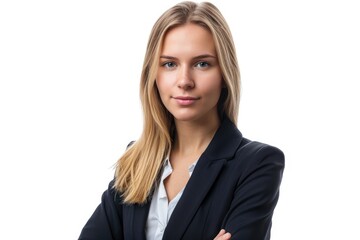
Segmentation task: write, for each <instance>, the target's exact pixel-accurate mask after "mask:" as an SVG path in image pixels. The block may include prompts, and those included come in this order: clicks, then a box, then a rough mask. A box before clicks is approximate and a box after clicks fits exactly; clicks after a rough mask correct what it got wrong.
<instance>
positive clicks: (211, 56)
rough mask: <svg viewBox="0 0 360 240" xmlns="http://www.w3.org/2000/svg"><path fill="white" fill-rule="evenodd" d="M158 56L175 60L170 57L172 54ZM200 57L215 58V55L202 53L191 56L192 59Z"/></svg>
mask: <svg viewBox="0 0 360 240" xmlns="http://www.w3.org/2000/svg"><path fill="white" fill-rule="evenodd" d="M160 58H165V59H171V60H176V59H177V58H176V57H172V56H167V55H161V56H160ZM202 58H215V59H216V57H215V56H213V55H211V54H202V55H199V56H196V57H193V59H195V60H196V59H202Z"/></svg>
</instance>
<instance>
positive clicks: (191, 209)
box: [79, 2, 284, 240]
mask: <svg viewBox="0 0 360 240" xmlns="http://www.w3.org/2000/svg"><path fill="white" fill-rule="evenodd" d="M140 94H141V102H142V106H143V112H144V126H143V132H142V135H141V137H140V138H139V139H138V140H137V141H135V142H133V143H132V144H130V146H129V147H128V149H127V150H126V152H125V153H124V155H123V156H122V157H121V158H120V160H119V161H118V164H117V168H116V173H115V178H114V180H113V181H111V182H110V184H109V188H108V190H107V191H105V193H104V194H103V196H102V202H101V204H100V205H99V206H98V208H97V209H96V210H95V212H94V214H93V215H92V216H91V218H90V219H89V221H88V222H87V224H86V225H85V227H84V228H83V230H82V232H81V235H80V238H79V239H99V240H108V239H109V240H110V239H129V240H134V239H135V240H137V239H148V240H149V239H169V240H170V239H171V240H176V239H191V240H194V239H195V240H197V239H217V240H220V239H244V240H245V239H246V240H248V239H251V240H257V239H259V240H260V239H262V240H263V239H270V228H271V218H272V214H273V211H274V208H275V206H276V203H277V200H278V196H279V186H280V182H281V178H282V171H283V168H284V155H283V153H282V152H281V151H280V150H279V149H277V148H275V147H272V146H269V145H266V144H263V143H259V142H253V141H250V140H248V139H246V138H243V137H242V135H241V133H240V131H239V130H238V129H237V127H236V125H235V124H236V120H237V116H238V109H239V98H240V74H239V67H238V63H237V59H236V53H235V47H234V44H233V40H232V36H231V33H230V30H229V28H228V25H227V23H226V21H225V20H224V18H223V16H222V15H221V13H220V12H219V10H218V9H217V8H216V7H215V6H214V5H212V4H210V3H206V2H204V3H200V4H196V3H193V2H182V3H179V4H177V5H175V6H174V7H172V8H170V9H169V10H168V11H166V12H165V13H164V14H163V15H162V16H161V17H160V18H159V19H158V21H157V22H156V23H155V25H154V27H153V29H152V32H151V34H150V39H149V42H148V47H147V52H146V56H145V61H144V65H143V71H142V76H141V88H140Z"/></svg>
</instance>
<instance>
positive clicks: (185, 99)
mask: <svg viewBox="0 0 360 240" xmlns="http://www.w3.org/2000/svg"><path fill="white" fill-rule="evenodd" d="M173 99H175V101H176V102H177V104H179V105H180V106H189V105H192V104H194V103H195V102H196V101H197V100H199V99H200V97H191V96H175V97H173Z"/></svg>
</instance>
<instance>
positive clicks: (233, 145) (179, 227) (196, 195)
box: [163, 118, 242, 240]
mask: <svg viewBox="0 0 360 240" xmlns="http://www.w3.org/2000/svg"><path fill="white" fill-rule="evenodd" d="M241 139H242V135H241V133H240V132H239V130H238V129H237V128H236V126H235V125H234V124H233V123H232V122H231V121H230V120H229V119H227V118H225V119H224V120H223V122H222V124H221V126H220V128H219V129H218V131H217V132H216V134H215V136H214V138H213V140H212V141H211V142H210V144H209V146H208V147H207V149H206V150H205V152H204V153H203V154H202V155H201V157H200V159H199V161H198V163H197V164H196V167H195V169H194V172H193V173H192V175H191V178H190V179H189V182H188V183H187V185H186V187H185V189H184V192H183V195H182V196H181V198H180V200H179V202H178V204H177V205H176V207H175V209H174V212H173V213H172V215H171V217H170V219H169V222H168V225H167V227H166V229H165V232H164V236H163V239H164V240H165V239H169V240H170V239H171V240H176V239H181V238H182V236H183V234H184V232H185V231H186V229H187V227H188V225H189V224H190V222H191V220H192V218H193V216H194V215H195V213H196V211H197V209H198V208H199V207H200V205H201V203H202V201H203V200H204V198H205V197H206V195H207V193H208V191H209V190H210V189H211V186H212V185H213V183H214V182H215V180H216V178H217V176H218V174H219V173H220V172H221V169H222V167H223V166H224V164H225V163H226V161H227V160H228V159H230V158H231V157H232V156H234V154H235V151H236V149H237V148H238V146H239V145H240V143H241ZM180 223H181V224H180Z"/></svg>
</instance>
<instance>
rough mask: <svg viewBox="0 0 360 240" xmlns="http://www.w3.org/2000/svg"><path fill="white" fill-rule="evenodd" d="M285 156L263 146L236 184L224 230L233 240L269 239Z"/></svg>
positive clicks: (274, 149) (276, 150)
mask: <svg viewBox="0 0 360 240" xmlns="http://www.w3.org/2000/svg"><path fill="white" fill-rule="evenodd" d="M283 169H284V154H283V153H282V152H281V151H280V150H279V149H277V148H274V147H271V146H268V145H262V147H261V148H259V150H257V151H256V152H255V154H254V156H253V157H251V162H250V163H249V166H248V168H247V169H246V172H245V174H243V175H242V176H241V177H240V179H239V181H238V184H237V187H236V190H235V193H234V198H233V201H232V203H231V207H230V209H229V212H228V213H227V215H226V217H225V219H224V222H223V228H224V229H226V231H228V232H230V233H231V239H239V240H268V239H270V229H271V219H272V215H273V211H274V209H275V206H276V204H277V201H278V198H279V187H280V183H281V179H282V173H283Z"/></svg>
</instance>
